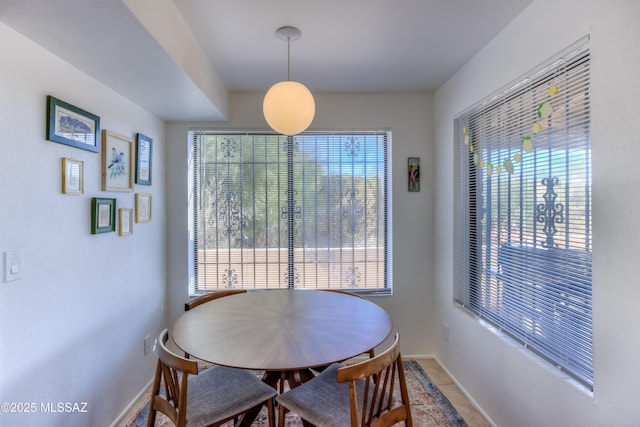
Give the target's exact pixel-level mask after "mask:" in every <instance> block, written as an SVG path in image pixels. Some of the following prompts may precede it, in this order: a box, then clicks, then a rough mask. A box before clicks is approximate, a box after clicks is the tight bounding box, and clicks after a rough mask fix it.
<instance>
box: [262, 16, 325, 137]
mask: <svg viewBox="0 0 640 427" xmlns="http://www.w3.org/2000/svg"><path fill="white" fill-rule="evenodd" d="M276 35H277V36H278V38H280V39H282V40H286V41H287V81H283V82H279V83H276V84H274V85H273V86H271V88H270V89H269V90H268V91H267V93H266V94H265V96H264V101H263V102H262V113H263V114H264V118H265V120H266V121H267V123H268V124H269V126H270V127H271V129H273V130H274V131H276V132H278V133H280V134H282V135H287V136H292V135H296V134H299V133H300V132H304V131H305V130H306V129H307V128H308V127H309V125H310V124H311V122H312V121H313V117H314V115H315V113H316V103H315V101H314V100H313V95H312V94H311V91H309V89H307V87H306V86H305V85H303V84H302V83H299V82H294V81H291V80H289V57H290V50H289V43H290V42H291V41H292V40H297V39H298V38H300V35H301V32H300V30H299V29H297V28H295V27H281V28H278V29H277V30H276Z"/></svg>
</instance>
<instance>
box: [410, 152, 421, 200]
mask: <svg viewBox="0 0 640 427" xmlns="http://www.w3.org/2000/svg"><path fill="white" fill-rule="evenodd" d="M407 167H408V170H409V187H408V188H409V191H410V192H417V191H420V157H409V161H408V165H407Z"/></svg>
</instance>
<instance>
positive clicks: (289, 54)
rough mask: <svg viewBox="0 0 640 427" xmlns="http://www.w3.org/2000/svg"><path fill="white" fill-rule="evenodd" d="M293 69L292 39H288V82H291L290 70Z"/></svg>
mask: <svg viewBox="0 0 640 427" xmlns="http://www.w3.org/2000/svg"><path fill="white" fill-rule="evenodd" d="M290 68H291V37H287V81H290V80H291V77H290V76H289V69H290Z"/></svg>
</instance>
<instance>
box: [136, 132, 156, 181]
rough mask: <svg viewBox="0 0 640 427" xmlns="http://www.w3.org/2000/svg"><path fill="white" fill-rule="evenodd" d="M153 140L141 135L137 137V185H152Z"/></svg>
mask: <svg viewBox="0 0 640 427" xmlns="http://www.w3.org/2000/svg"><path fill="white" fill-rule="evenodd" d="M152 160H153V140H152V139H151V138H149V137H148V136H146V135H143V134H141V133H139V134H138V135H137V137H136V184H141V185H151V161H152Z"/></svg>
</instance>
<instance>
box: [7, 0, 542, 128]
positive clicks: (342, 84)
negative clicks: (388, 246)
mask: <svg viewBox="0 0 640 427" xmlns="http://www.w3.org/2000/svg"><path fill="white" fill-rule="evenodd" d="M529 3H531V0H393V1H392V0H349V1H345V0H323V1H320V0H317V1H312V0H234V1H229V0H153V1H152V0H55V1H51V0H0V21H2V22H4V23H5V24H6V25H8V26H10V27H12V28H14V29H15V30H16V31H18V32H20V33H22V34H24V35H25V36H26V37H28V38H30V39H32V40H33V41H34V42H36V43H38V44H40V45H42V46H43V47H45V48H46V49H48V50H50V51H51V52H53V53H54V54H55V55H57V56H59V57H61V58H63V59H64V60H66V61H67V62H69V63H71V64H73V65H74V66H76V67H77V68H79V69H81V70H83V71H84V72H86V73H88V74H90V75H93V76H94V77H95V78H96V79H97V80H99V81H102V82H103V83H105V84H107V85H108V86H110V87H111V88H113V89H114V90H116V91H117V92H119V93H121V94H123V95H124V96H126V97H128V98H130V99H131V100H133V101H134V102H136V103H138V104H139V105H141V106H143V107H144V108H146V109H148V110H149V111H152V112H153V113H155V114H156V115H158V116H159V117H160V118H162V119H164V120H188V121H199V120H212V121H215V120H224V119H225V117H226V112H227V108H228V106H227V105H226V103H227V92H228V91H232V92H233V91H251V92H256V91H257V92H264V91H266V90H267V89H268V88H269V87H270V86H271V85H272V84H273V83H275V82H277V81H280V80H285V79H286V78H287V43H286V42H285V41H282V40H280V39H278V38H277V37H276V35H275V30H276V29H277V28H279V27H281V26H285V25H293V26H296V27H298V28H299V29H300V30H301V31H302V37H301V38H300V39H299V40H296V41H294V42H292V43H291V62H290V73H291V79H292V80H297V81H300V82H302V83H304V84H305V85H306V86H308V87H309V89H310V90H311V91H312V92H314V93H317V92H329V93H336V92H339V93H345V92H348V93H380V92H416V91H434V90H436V89H437V88H438V87H439V86H440V85H442V84H443V83H444V82H446V80H447V79H448V78H449V77H451V76H452V75H453V74H454V73H455V72H456V71H457V70H458V69H459V68H460V67H461V66H462V65H464V63H465V62H467V61H468V60H469V59H470V58H471V57H472V56H473V55H474V54H475V53H476V52H478V51H479V50H480V49H482V47H483V46H484V45H486V44H487V43H488V42H489V41H490V40H491V39H492V38H493V37H494V36H495V35H496V34H497V33H499V32H500V31H501V30H502V29H503V28H504V27H505V26H506V25H507V24H508V23H509V22H510V21H511V20H512V19H513V18H514V17H515V16H516V15H518V14H519V13H520V12H521V11H522V10H523V9H524V8H525V7H526V6H527V5H528V4H529Z"/></svg>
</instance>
